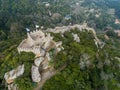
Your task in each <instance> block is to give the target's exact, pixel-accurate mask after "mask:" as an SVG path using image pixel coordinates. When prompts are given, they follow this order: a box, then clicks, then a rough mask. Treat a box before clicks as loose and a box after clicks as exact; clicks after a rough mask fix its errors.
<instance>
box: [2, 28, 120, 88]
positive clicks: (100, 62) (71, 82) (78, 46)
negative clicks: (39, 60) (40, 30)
mask: <svg viewBox="0 0 120 90" xmlns="http://www.w3.org/2000/svg"><path fill="white" fill-rule="evenodd" d="M78 27H79V26H78ZM59 28H62V27H59ZM64 28H67V27H64ZM69 28H70V27H69ZM71 28H72V27H71ZM56 30H58V31H56V33H54V32H51V29H50V34H51V36H53V37H54V40H55V41H56V42H58V41H62V46H63V48H64V49H63V50H61V51H60V52H59V53H58V54H56V55H54V52H55V51H54V50H52V51H49V53H51V54H50V58H51V59H50V62H49V63H50V65H52V66H54V70H58V69H59V68H60V67H62V66H64V65H65V64H66V66H65V67H64V68H63V69H62V71H59V72H56V74H55V75H54V76H53V77H52V78H50V79H49V80H47V81H46V82H45V84H44V86H43V90H48V89H49V90H80V89H82V90H96V89H98V90H119V88H120V87H119V85H120V84H119V83H120V82H119V79H118V78H119V68H120V67H119V65H120V62H119V60H120V53H119V50H120V49H119V48H120V46H119V44H120V41H119V40H118V39H116V38H113V37H112V38H111V39H110V40H105V39H104V38H102V36H99V38H101V40H102V41H101V40H99V39H98V38H97V36H96V34H95V32H93V31H91V30H92V29H91V28H87V29H85V28H83V29H81V30H82V31H81V30H80V28H77V26H76V28H73V29H68V31H65V32H64V33H63V34H62V33H60V32H59V30H60V29H56ZM54 31H55V30H54ZM47 32H49V31H47ZM74 36H75V37H76V36H77V37H76V39H75V37H74ZM96 40H97V42H96ZM14 41H16V40H14ZM6 42H7V41H6ZM103 42H104V43H103ZM19 43H20V42H19V41H18V44H19ZM4 44H5V42H2V43H1V44H0V45H1V47H2V48H1V50H2V49H3V50H2V53H1V54H0V56H1V58H2V59H1V60H0V64H1V66H0V68H1V72H0V81H1V87H0V88H1V89H2V90H7V86H5V80H4V74H5V73H6V72H8V71H10V70H12V69H14V68H16V67H17V66H18V65H21V64H24V66H25V71H24V74H23V75H22V76H20V77H18V78H17V79H16V80H15V81H14V83H15V84H17V87H18V88H19V89H20V90H33V88H35V90H39V89H38V88H41V87H39V86H40V84H37V83H35V82H33V80H32V78H31V74H30V73H31V67H32V64H33V63H34V55H33V54H32V53H25V52H22V53H21V54H19V53H18V51H17V50H16V49H17V47H16V46H18V44H17V43H16V45H15V44H14V43H12V42H11V43H9V44H10V45H9V44H7V45H9V46H6V47H3V46H4ZM6 63H7V64H6ZM36 87H37V88H36Z"/></svg>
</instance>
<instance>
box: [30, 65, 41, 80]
mask: <svg viewBox="0 0 120 90" xmlns="http://www.w3.org/2000/svg"><path fill="white" fill-rule="evenodd" d="M31 73H32V80H33V82H40V80H41V75H40V73H39V70H38V67H37V66H34V65H32V69H31Z"/></svg>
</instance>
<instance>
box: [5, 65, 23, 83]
mask: <svg viewBox="0 0 120 90" xmlns="http://www.w3.org/2000/svg"><path fill="white" fill-rule="evenodd" d="M23 73H24V65H21V66H18V67H17V68H16V69H13V70H11V71H10V72H7V73H5V75H4V78H5V80H6V82H7V83H8V84H10V83H13V81H14V80H15V79H16V78H17V77H19V76H21V75H23Z"/></svg>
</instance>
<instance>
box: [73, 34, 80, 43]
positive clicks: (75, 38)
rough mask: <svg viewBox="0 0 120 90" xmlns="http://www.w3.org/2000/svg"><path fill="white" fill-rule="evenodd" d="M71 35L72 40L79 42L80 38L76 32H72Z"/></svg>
mask: <svg viewBox="0 0 120 90" xmlns="http://www.w3.org/2000/svg"><path fill="white" fill-rule="evenodd" d="M72 35H73V38H74V41H76V42H80V38H79V36H78V35H77V34H73V33H72Z"/></svg>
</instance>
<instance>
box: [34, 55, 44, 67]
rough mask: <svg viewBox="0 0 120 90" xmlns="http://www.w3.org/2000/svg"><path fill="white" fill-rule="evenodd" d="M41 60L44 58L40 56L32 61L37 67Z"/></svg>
mask: <svg viewBox="0 0 120 90" xmlns="http://www.w3.org/2000/svg"><path fill="white" fill-rule="evenodd" d="M43 60H44V58H43V57H40V58H37V59H35V61H34V63H35V65H36V66H37V67H39V65H40V63H41V62H42V61H43Z"/></svg>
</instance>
